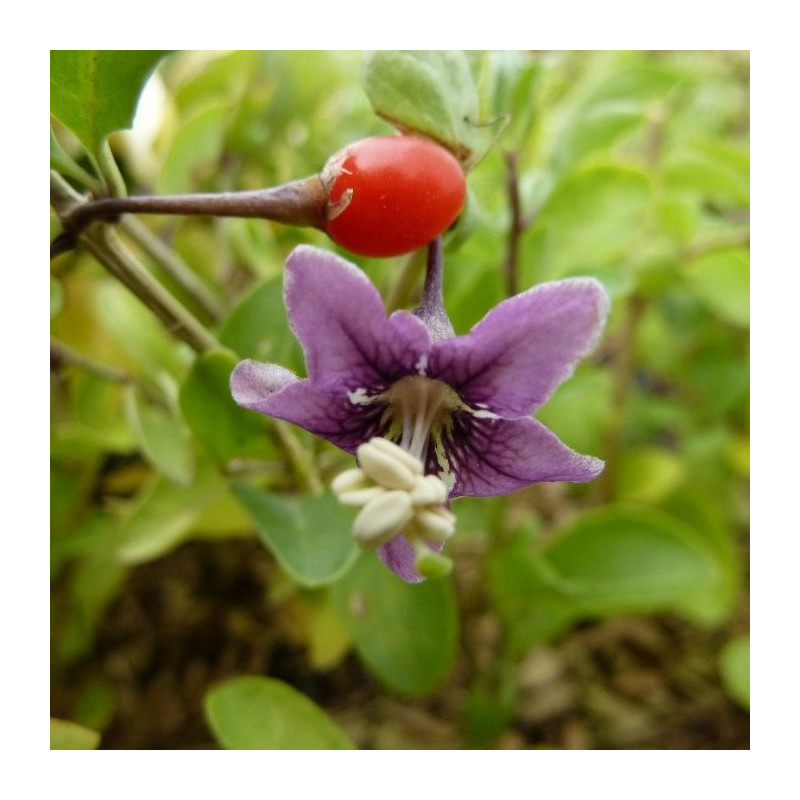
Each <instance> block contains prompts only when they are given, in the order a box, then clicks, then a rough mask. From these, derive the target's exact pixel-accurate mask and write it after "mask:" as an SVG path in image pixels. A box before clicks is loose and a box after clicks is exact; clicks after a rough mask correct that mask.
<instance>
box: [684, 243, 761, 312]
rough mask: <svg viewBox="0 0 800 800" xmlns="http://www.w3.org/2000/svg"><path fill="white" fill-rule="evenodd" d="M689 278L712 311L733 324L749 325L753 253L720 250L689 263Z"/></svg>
mask: <svg viewBox="0 0 800 800" xmlns="http://www.w3.org/2000/svg"><path fill="white" fill-rule="evenodd" d="M684 274H685V276H686V280H687V281H688V283H689V286H690V287H691V289H692V291H693V292H694V293H695V295H697V297H699V298H700V299H701V300H702V301H703V302H704V303H705V304H706V305H707V306H708V307H709V308H710V309H711V310H712V311H714V312H715V313H717V314H719V315H720V316H721V317H722V318H723V319H724V320H726V321H728V322H732V323H733V324H734V325H741V326H743V327H747V326H748V325H750V253H749V252H748V251H747V250H746V249H745V248H743V247H737V248H732V249H730V250H718V251H716V252H714V253H709V254H708V255H705V256H701V257H700V258H697V259H695V260H694V261H692V262H691V263H689V264H687V266H686V270H685V273H684Z"/></svg>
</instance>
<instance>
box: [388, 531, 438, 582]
mask: <svg viewBox="0 0 800 800" xmlns="http://www.w3.org/2000/svg"><path fill="white" fill-rule="evenodd" d="M427 546H428V547H430V549H431V550H434V551H435V552H437V553H438V552H440V551H441V549H442V548H443V547H444V544H437V545H427ZM378 555H379V556H380V559H381V561H383V563H384V564H385V565H386V566H387V567H389V569H390V570H391V571H392V572H394V574H395V575H397V576H399V577H401V578H402V579H403V580H404V581H405V582H406V583H421V582H422V581H424V580H425V578H424V577H423V576H422V575H420V574H419V572H417V570H416V568H415V567H414V559H415V556H416V554H415V553H414V548H413V547H412V546H411V543H410V542H409V541H408V539H406V537H405V536H403V535H402V534H401V535H399V536H395V537H394V539H392V540H391V541H390V542H387V543H386V544H385V545H383V546H381V547H379V548H378Z"/></svg>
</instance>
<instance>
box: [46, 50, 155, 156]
mask: <svg viewBox="0 0 800 800" xmlns="http://www.w3.org/2000/svg"><path fill="white" fill-rule="evenodd" d="M167 52H169V51H168V50H51V51H50V113H51V114H52V115H53V116H55V117H57V118H58V119H59V120H60V121H61V122H63V123H64V124H65V125H66V126H67V127H68V128H70V129H71V130H72V131H73V133H75V135H76V136H77V137H78V138H79V139H80V140H81V141H82V142H83V144H85V145H86V147H87V148H88V150H89V152H90V153H92V154H95V153H97V151H98V150H99V148H100V145H101V143H102V141H103V140H104V139H105V138H106V137H107V136H108V135H109V134H110V133H113V132H114V131H117V130H121V129H123V128H128V127H130V125H131V123H132V121H133V115H134V112H135V111H136V103H137V101H138V99H139V93H140V92H141V90H142V87H143V86H144V83H145V81H146V79H147V77H148V75H149V74H150V73H151V72H152V71H153V69H154V67H155V65H156V64H157V63H158V62H159V61H160V60H161V58H163V56H164V55H166V53H167Z"/></svg>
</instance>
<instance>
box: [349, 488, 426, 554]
mask: <svg viewBox="0 0 800 800" xmlns="http://www.w3.org/2000/svg"><path fill="white" fill-rule="evenodd" d="M412 513H413V509H412V506H411V500H410V498H409V496H408V493H407V492H403V491H391V492H383V494H381V495H380V496H379V497H376V498H375V499H374V500H371V501H370V502H369V503H367V505H365V506H364V508H362V509H361V511H360V512H359V513H358V516H357V517H356V521H355V522H354V523H353V535H354V536H355V538H356V540H357V541H358V543H359V544H361V545H363V546H364V547H380V545H382V544H386V542H388V541H389V540H390V539H393V538H394V536H395V535H396V534H397V533H398V531H399V530H400V528H402V527H403V525H405V524H406V523H407V522H408V521H409V520H410V519H411V516H412Z"/></svg>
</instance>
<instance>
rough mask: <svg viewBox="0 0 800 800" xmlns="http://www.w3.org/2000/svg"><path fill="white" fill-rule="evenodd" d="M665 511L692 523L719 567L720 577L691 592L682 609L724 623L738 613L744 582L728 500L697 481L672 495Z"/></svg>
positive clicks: (708, 621)
mask: <svg viewBox="0 0 800 800" xmlns="http://www.w3.org/2000/svg"><path fill="white" fill-rule="evenodd" d="M664 510H665V511H667V512H668V513H669V514H671V515H673V516H675V517H678V518H679V519H682V520H683V521H684V522H686V523H688V524H689V525H691V527H692V530H694V531H695V532H696V534H697V536H698V539H702V542H703V545H704V546H705V547H706V548H707V549H708V552H709V553H710V555H711V557H712V559H713V560H714V563H715V564H716V567H717V578H716V580H714V581H711V582H709V583H707V584H704V585H703V586H701V587H699V588H698V589H696V590H694V591H692V592H687V593H686V594H685V595H684V596H683V598H682V599H681V601H680V602H679V603H678V609H679V610H680V612H681V613H682V614H684V615H685V616H687V617H689V618H690V619H691V620H693V621H694V622H696V623H698V624H701V625H709V626H714V625H721V624H723V623H724V622H726V621H727V620H728V619H730V617H731V615H732V614H733V613H734V612H735V609H736V607H737V603H738V601H739V597H740V595H741V583H742V564H741V554H740V548H739V544H738V541H737V538H736V533H735V529H734V526H733V525H732V524H731V523H730V521H729V520H728V518H727V517H728V509H727V503H726V501H725V499H724V498H723V497H719V496H717V495H716V494H715V493H714V492H713V491H709V490H708V487H707V486H705V485H703V484H702V483H700V482H694V483H693V485H692V486H691V487H690V488H687V489H684V490H683V491H681V492H679V493H677V494H676V495H674V496H673V497H671V498H670V499H669V502H668V503H667V505H666V506H665V508H664Z"/></svg>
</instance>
